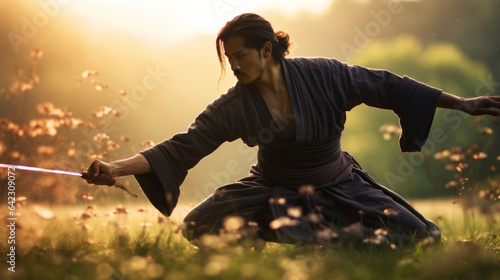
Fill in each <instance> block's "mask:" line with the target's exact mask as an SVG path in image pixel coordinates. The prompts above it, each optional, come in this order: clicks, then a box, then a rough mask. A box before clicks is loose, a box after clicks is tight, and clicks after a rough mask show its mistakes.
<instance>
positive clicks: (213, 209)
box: [88, 14, 500, 243]
mask: <svg viewBox="0 0 500 280" xmlns="http://www.w3.org/2000/svg"><path fill="white" fill-rule="evenodd" d="M288 40H289V37H288V35H287V34H285V33H283V32H277V33H275V32H274V30H273V28H272V26H271V24H270V23H269V22H268V21H266V20H265V19H263V18H262V17H260V16H258V15H256V14H242V15H239V16H237V17H235V18H234V19H233V20H231V21H230V22H228V23H227V24H226V25H225V26H224V27H223V28H222V29H221V30H220V32H219V34H218V36H217V40H216V47H217V53H218V56H219V61H220V63H221V67H222V72H223V71H224V62H225V60H224V57H223V55H225V56H226V57H227V59H228V61H229V64H230V66H231V70H232V71H233V72H234V75H235V76H236V78H237V79H238V82H237V83H236V84H235V86H234V87H232V88H230V89H229V90H228V91H227V93H225V94H223V95H221V96H220V97H219V98H218V99H216V100H214V101H213V102H212V103H211V104H210V105H208V107H207V108H206V109H205V110H204V111H203V112H202V113H201V114H200V115H199V116H198V117H197V118H196V119H195V121H194V122H193V123H192V124H191V125H190V127H189V129H188V131H187V132H184V133H178V134H176V135H174V136H173V137H172V138H171V139H169V140H166V141H164V142H162V143H159V144H158V145H156V146H154V147H152V148H150V149H148V150H145V151H142V152H141V153H140V154H138V155H136V156H134V157H131V158H128V159H124V160H119V161H114V162H111V163H104V162H102V161H99V160H96V161H94V162H93V163H92V164H91V165H90V167H89V169H88V174H89V175H88V182H89V183H94V184H103V185H112V184H113V183H114V182H115V179H114V178H115V177H118V176H124V175H135V176H136V179H137V180H138V182H139V184H140V185H141V187H142V189H143V190H144V193H145V194H146V196H147V197H148V198H149V200H150V201H151V203H152V204H153V205H154V206H155V207H156V208H157V209H158V210H159V211H160V212H161V213H163V214H165V215H170V214H171V212H172V211H173V209H174V207H175V205H176V203H177V199H178V195H179V186H180V185H181V183H182V182H183V180H184V178H185V176H186V175H187V170H189V169H190V168H192V167H193V166H195V165H196V164H197V163H198V161H199V160H201V159H202V158H203V157H205V156H206V155H208V154H210V153H211V152H213V151H214V150H215V149H216V148H217V147H219V146H220V145H221V144H222V143H223V142H225V141H233V140H235V139H238V138H241V139H242V140H243V141H244V142H245V143H246V144H247V145H248V146H255V145H258V146H259V152H258V162H257V163H256V164H255V165H253V166H252V167H251V170H250V174H249V176H248V177H246V178H242V179H240V180H239V181H237V182H234V183H231V184H227V185H225V186H222V187H220V188H219V189H217V190H216V191H215V192H214V193H213V194H212V195H211V196H209V197H208V198H207V199H206V200H205V201H203V202H202V203H201V204H199V205H198V206H196V207H195V208H194V209H193V210H192V211H191V212H190V213H189V214H188V215H187V217H186V218H185V222H186V225H187V229H186V231H185V233H184V234H185V236H186V237H187V238H188V239H196V238H199V237H200V236H201V235H203V234H204V233H209V232H212V233H218V232H219V231H220V230H221V229H223V221H224V219H225V218H227V217H231V216H239V217H241V218H243V219H244V220H245V222H248V224H250V225H258V233H257V234H258V236H259V237H261V238H263V239H265V240H270V241H279V242H290V243H310V242H324V241H337V240H339V239H343V238H347V239H350V237H351V236H357V237H358V238H363V239H365V240H369V239H370V238H379V240H380V238H382V239H383V241H384V242H385V241H387V242H398V243H407V242H410V241H412V240H418V239H423V238H434V239H435V240H436V241H438V240H439V239H440V230H439V228H438V227H437V226H436V225H435V224H434V223H432V222H431V221H429V220H427V219H425V218H424V217H423V216H422V215H421V214H420V213H418V212H417V211H416V210H415V209H413V208H412V207H411V206H410V205H409V204H408V203H407V202H406V201H405V200H404V199H403V198H402V197H400V196H399V195H397V194H395V193H394V192H392V191H390V190H389V189H387V188H385V187H383V186H381V185H380V184H378V183H377V182H376V181H375V180H374V179H372V178H371V177H370V176H369V175H368V174H367V173H366V172H365V171H363V170H362V169H361V167H360V166H359V164H358V163H357V162H356V161H355V160H354V159H353V158H352V156H351V155H350V154H348V153H346V152H344V151H342V149H341V147H340V135H341V133H342V130H343V127H344V123H345V117H346V114H345V112H346V111H348V110H350V109H352V108H353V107H354V106H356V105H358V104H360V103H365V104H367V105H370V106H375V107H379V108H383V109H391V110H393V111H394V112H395V113H396V114H397V115H398V116H399V118H400V123H401V126H402V135H401V138H400V147H401V150H402V151H420V148H421V147H422V145H423V144H424V143H425V141H426V139H427V136H428V133H429V130H430V127H431V123H432V119H433V116H434V112H435V108H436V107H441V108H452V109H459V110H462V111H464V112H467V113H469V114H473V115H478V114H490V115H495V116H498V115H499V112H500V111H499V110H498V109H499V108H500V97H499V96H496V97H477V98H460V97H456V96H454V95H451V94H448V93H444V92H442V91H441V90H438V89H435V88H432V87H429V86H427V85H425V84H422V83H419V82H417V81H415V80H412V79H411V78H408V77H399V76H397V75H395V74H393V73H390V72H389V71H385V70H374V69H367V68H363V67H359V66H348V65H346V64H344V63H341V62H339V61H337V60H335V59H327V58H285V56H286V55H287V54H288V47H289V41H288ZM250 222H252V223H250ZM380 229H382V230H380Z"/></svg>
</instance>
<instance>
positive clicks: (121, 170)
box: [87, 154, 153, 186]
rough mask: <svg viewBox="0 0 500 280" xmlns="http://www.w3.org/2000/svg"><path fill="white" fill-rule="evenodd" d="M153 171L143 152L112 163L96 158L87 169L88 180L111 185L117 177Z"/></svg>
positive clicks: (92, 182)
mask: <svg viewBox="0 0 500 280" xmlns="http://www.w3.org/2000/svg"><path fill="white" fill-rule="evenodd" d="M151 171H153V168H152V167H151V165H150V164H149V162H148V161H147V160H146V158H145V157H144V156H143V155H141V154H138V155H135V156H133V157H130V158H127V159H122V160H117V161H113V162H111V163H106V162H104V161H101V160H98V159H96V160H94V162H92V164H91V165H90V167H89V168H88V170H87V174H88V175H87V182H88V183H90V184H96V185H108V186H111V185H113V184H114V183H116V181H115V179H114V178H115V177H120V176H126V175H137V174H144V173H149V172H151Z"/></svg>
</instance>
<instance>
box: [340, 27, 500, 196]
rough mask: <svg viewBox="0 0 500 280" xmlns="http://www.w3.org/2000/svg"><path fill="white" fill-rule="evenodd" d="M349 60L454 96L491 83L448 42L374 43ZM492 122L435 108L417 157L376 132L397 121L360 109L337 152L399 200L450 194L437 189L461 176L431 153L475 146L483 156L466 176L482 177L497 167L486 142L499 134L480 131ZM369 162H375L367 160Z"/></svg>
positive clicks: (402, 39)
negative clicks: (352, 159) (345, 154)
mask: <svg viewBox="0 0 500 280" xmlns="http://www.w3.org/2000/svg"><path fill="white" fill-rule="evenodd" d="M353 62H354V63H355V64H359V65H363V66H366V67H374V68H383V69H388V70H390V71H392V72H394V73H396V74H399V75H408V76H410V77H412V78H414V79H416V80H419V81H421V82H424V83H427V84H429V85H431V86H434V87H437V88H441V89H442V90H443V91H445V92H450V93H452V94H456V95H459V96H465V97H474V96H477V95H478V94H484V91H485V90H486V89H487V88H492V85H491V84H489V85H486V84H487V83H486V81H490V80H489V79H491V74H490V73H489V71H488V68H487V67H486V66H485V65H484V64H483V63H480V62H477V61H473V60H471V59H470V58H468V57H467V56H466V55H465V54H464V53H463V52H461V51H460V50H459V49H458V48H457V47H456V46H455V45H453V44H450V43H436V44H431V45H428V46H424V45H423V44H422V43H421V42H420V41H419V40H418V39H417V38H415V37H414V36H410V35H401V36H399V37H397V38H395V39H393V40H388V41H385V40H377V41H374V42H372V43H371V44H370V45H368V46H367V47H365V48H363V49H362V50H361V52H360V53H358V54H357V55H355V56H353ZM478 89H481V90H478ZM366 120H370V121H369V122H367V121H366ZM497 121H498V120H496V119H495V118H492V117H485V118H479V119H475V118H473V117H470V116H468V115H466V114H462V113H459V112H456V111H451V110H442V109H438V110H437V112H436V115H435V118H434V122H433V125H432V129H431V132H430V134H429V141H428V142H430V143H428V144H427V146H424V151H423V153H422V154H401V153H400V152H399V151H398V149H397V148H396V147H395V146H396V143H395V142H396V139H392V140H391V141H389V142H386V141H384V140H383V139H382V135H381V134H380V132H378V128H379V127H382V126H383V125H384V124H385V123H397V122H398V119H397V117H396V116H395V115H392V114H390V113H388V112H386V111H382V110H377V109H371V108H368V107H366V106H360V108H356V109H354V110H353V111H352V112H351V113H349V115H348V123H347V125H346V130H345V132H344V138H343V139H344V142H343V148H344V149H345V150H347V151H352V153H353V154H354V156H355V157H356V158H357V160H358V161H359V162H360V163H361V166H362V167H364V168H365V169H367V170H368V171H369V172H370V173H371V174H372V175H373V176H374V177H375V178H377V179H378V180H379V181H380V182H381V183H382V184H385V185H386V186H388V187H390V188H393V189H395V190H396V191H397V192H399V193H402V194H403V195H405V196H410V197H413V196H417V197H422V196H429V195H450V194H453V193H455V194H456V191H455V190H451V191H450V190H445V189H444V188H443V186H444V185H445V184H446V183H447V182H448V181H450V180H453V179H454V178H455V177H456V176H460V175H461V176H466V174H459V175H457V174H452V173H450V172H448V171H446V170H445V169H444V168H443V166H442V165H440V163H439V162H438V161H436V160H434V159H433V154H434V153H437V152H439V151H440V150H442V149H449V148H451V147H454V146H469V145H473V144H474V145H477V146H478V147H479V150H481V151H482V152H485V153H486V154H487V155H489V158H487V159H482V161H481V164H477V165H473V166H471V167H470V169H469V170H470V171H469V170H468V171H469V172H468V173H467V174H469V175H471V176H472V177H475V178H478V179H481V178H484V176H486V175H488V174H490V173H491V172H492V171H490V170H489V169H490V166H492V165H497V163H498V161H497V160H496V157H497V156H498V155H499V154H500V148H499V147H498V145H493V144H492V143H495V141H498V140H497V139H498V138H499V136H500V135H499V131H498V130H497V129H492V132H493V134H489V133H488V134H487V133H481V132H482V131H485V129H487V128H490V127H493V128H496V127H498V124H497ZM435 135H437V136H435ZM358 139H361V140H358ZM363 139H364V140H363ZM367 139H368V140H367ZM374 158H377V160H376V161H373V159H374ZM495 170H496V169H495ZM493 172H494V170H493ZM394 178H396V179H394ZM455 179H456V178H455Z"/></svg>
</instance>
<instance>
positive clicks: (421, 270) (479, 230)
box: [0, 200, 500, 280]
mask: <svg viewBox="0 0 500 280" xmlns="http://www.w3.org/2000/svg"><path fill="white" fill-rule="evenodd" d="M414 205H415V207H416V208H417V209H418V210H420V211H421V212H422V213H423V214H424V215H425V216H427V217H429V218H431V219H433V220H435V221H436V223H437V224H438V225H439V226H440V227H441V229H442V231H443V242H442V244H438V245H436V244H434V245H431V246H420V245H418V244H415V245H412V246H409V247H405V248H396V249H390V248H380V247H376V246H373V247H366V248H361V247H359V246H353V247H349V246H345V247H319V246H293V245H284V244H276V243H267V244H265V247H263V246H260V245H262V244H259V243H248V242H227V243H226V244H224V246H222V248H219V249H217V250H216V249H208V248H198V247H196V246H193V245H190V244H189V243H188V242H187V241H186V240H185V239H184V238H183V237H182V235H181V234H180V233H179V232H178V227H179V224H178V223H176V222H174V221H172V220H170V219H166V218H161V217H160V216H159V214H158V213H157V212H156V211H155V210H154V209H153V208H152V207H150V206H142V208H141V206H128V207H127V210H126V211H127V213H126V214H125V213H117V214H113V213H111V212H113V211H116V210H115V209H114V208H110V206H95V207H94V209H88V210H86V206H84V205H82V206H72V207H69V206H67V207H63V206H61V207H53V208H50V209H51V210H52V213H50V212H48V214H47V213H45V216H44V212H43V211H44V210H43V209H40V208H36V206H23V207H20V208H18V209H17V213H18V214H19V215H20V216H19V219H18V228H16V272H15V273H12V272H10V271H8V270H7V267H8V266H7V265H6V262H4V261H3V262H2V264H1V265H0V268H1V272H0V278H1V279H57V280H62V279H69V280H73V279H287V280H292V279H443V280H444V279H449V280H453V279H457V280H459V279H500V265H499V264H500V237H497V236H496V234H497V233H499V227H498V225H497V224H496V221H495V220H498V218H499V217H500V213H499V212H498V211H496V212H493V213H492V214H489V215H482V214H480V213H479V210H474V215H473V218H472V215H471V211H472V210H468V211H467V212H465V215H464V211H463V209H462V205H460V204H452V201H451V200H429V201H417V202H414ZM494 207H497V206H494ZM45 208H49V207H47V206H45ZM139 209H142V210H141V211H138V210H139ZM497 210H498V209H497ZM84 213H86V214H85V215H82V214H84ZM50 214H53V216H54V217H51V215H50ZM87 214H88V215H87ZM3 220H4V221H6V220H5V218H4V219H3ZM1 238H2V239H3V240H2V242H1V244H2V245H1V246H2V247H1V248H2V254H3V252H7V247H6V245H7V244H6V240H7V236H6V235H5V230H4V229H2V234H1ZM464 240H467V241H464ZM262 247H263V248H262ZM3 256H4V258H5V254H3Z"/></svg>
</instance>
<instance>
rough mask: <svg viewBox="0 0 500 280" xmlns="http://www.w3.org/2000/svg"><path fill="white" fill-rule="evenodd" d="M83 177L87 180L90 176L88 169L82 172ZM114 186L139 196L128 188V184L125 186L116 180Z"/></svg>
mask: <svg viewBox="0 0 500 280" xmlns="http://www.w3.org/2000/svg"><path fill="white" fill-rule="evenodd" d="M81 178H82V179H85V180H86V179H87V178H88V173H87V172H86V171H84V172H82V176H81ZM113 186H115V187H117V188H119V189H122V190H124V191H126V192H127V193H128V194H130V195H131V196H133V197H137V194H136V193H135V192H133V191H132V190H131V189H129V188H127V187H126V186H124V185H123V184H121V183H118V182H116V181H115V183H114V184H113Z"/></svg>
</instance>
